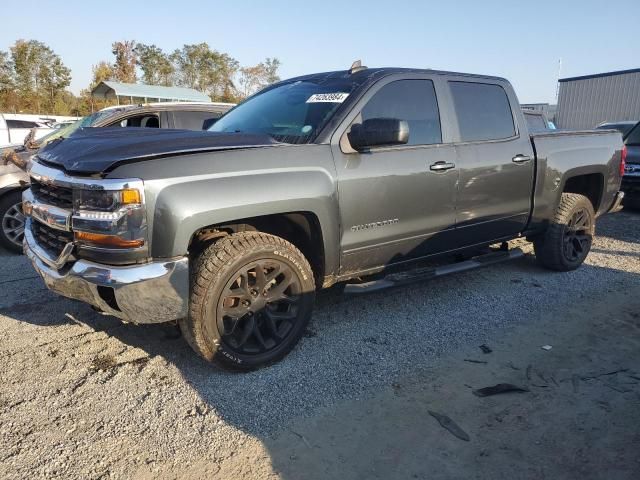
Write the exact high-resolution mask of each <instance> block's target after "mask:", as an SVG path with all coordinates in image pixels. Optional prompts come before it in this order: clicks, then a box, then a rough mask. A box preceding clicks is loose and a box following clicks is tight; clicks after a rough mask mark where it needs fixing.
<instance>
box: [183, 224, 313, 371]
mask: <svg viewBox="0 0 640 480" xmlns="http://www.w3.org/2000/svg"><path fill="white" fill-rule="evenodd" d="M314 296H315V285H314V279H313V272H312V271H311V267H310V266H309V263H308V262H307V260H306V258H305V257H304V256H303V255H302V253H301V252H300V251H299V250H298V249H297V248H296V247H294V246H293V245H292V244H291V243H289V242H287V241H286V240H284V239H282V238H280V237H276V236H273V235H267V234H264V233H259V232H245V233H238V234H234V235H230V236H228V237H225V238H223V239H222V240H219V241H218V242H216V243H215V244H213V245H211V246H210V247H209V248H207V249H206V250H205V251H204V252H202V254H201V255H200V256H199V257H198V259H197V260H196V261H195V262H194V268H193V277H192V284H191V294H190V307H189V316H188V318H186V319H183V320H181V321H180V328H181V330H182V332H183V335H184V337H185V339H186V340H187V342H188V343H189V344H190V345H191V347H192V348H193V349H194V350H195V351H196V352H197V353H199V354H200V355H201V356H202V357H203V358H205V359H206V360H209V361H211V362H215V363H217V364H218V365H220V366H222V367H225V368H231V369H236V370H237V369H240V370H252V369H255V368H258V367H261V366H264V365H268V364H270V363H273V362H276V361H278V360H280V359H281V358H282V357H284V356H285V355H286V354H287V353H288V352H289V351H290V350H291V349H292V348H293V347H294V346H295V345H296V344H297V343H298V341H299V340H300V338H301V337H302V335H303V333H304V331H305V328H306V326H307V324H308V322H309V319H310V318H311V310H312V307H313V301H314Z"/></svg>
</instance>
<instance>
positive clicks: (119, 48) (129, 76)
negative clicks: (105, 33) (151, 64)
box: [111, 40, 137, 83]
mask: <svg viewBox="0 0 640 480" xmlns="http://www.w3.org/2000/svg"><path fill="white" fill-rule="evenodd" d="M135 48H136V42H135V40H124V41H122V42H113V44H112V45H111V51H112V53H113V54H114V55H115V56H116V60H115V62H114V64H113V76H114V79H115V80H117V81H118V82H123V83H136V63H137V58H136V57H137V56H136V52H135Z"/></svg>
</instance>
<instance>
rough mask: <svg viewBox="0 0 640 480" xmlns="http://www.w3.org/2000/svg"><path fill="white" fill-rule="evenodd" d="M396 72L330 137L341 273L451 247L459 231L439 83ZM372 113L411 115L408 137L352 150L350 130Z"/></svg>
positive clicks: (452, 157) (373, 115) (455, 173)
mask: <svg viewBox="0 0 640 480" xmlns="http://www.w3.org/2000/svg"><path fill="white" fill-rule="evenodd" d="M395 78H397V79H395ZM395 78H394V77H391V78H389V79H385V80H381V81H380V82H379V83H377V84H376V85H374V86H373V87H372V89H371V90H369V92H367V93H366V94H365V96H364V97H363V98H362V99H361V100H360V101H359V102H358V104H356V105H355V107H354V109H353V110H352V112H351V113H350V114H349V115H348V116H347V118H346V119H345V122H344V124H343V125H342V127H341V128H339V129H338V130H337V132H336V134H335V135H334V136H333V138H332V151H333V154H334V159H335V163H336V168H337V176H338V201H339V205H340V215H341V219H340V223H341V229H342V231H341V240H340V246H341V251H342V259H341V270H342V272H343V273H348V272H354V271H364V270H367V269H371V268H376V267H381V266H386V265H390V264H394V263H398V262H402V261H404V260H408V259H411V258H415V257H420V256H423V255H426V254H429V253H433V252H436V251H440V250H443V249H444V250H446V249H447V245H448V243H449V240H450V235H452V234H453V233H454V230H455V196H456V181H457V179H458V170H457V168H456V166H455V155H456V153H455V147H454V146H453V145H452V144H451V143H449V142H450V131H449V129H448V122H441V111H440V108H439V102H438V97H437V93H436V92H437V90H439V88H440V86H439V85H440V84H439V82H438V81H437V80H435V79H433V78H429V77H420V76H416V77H411V78H402V77H400V78H398V77H395ZM371 118H395V119H399V120H405V121H407V122H408V124H409V141H408V143H407V144H406V145H395V146H386V147H375V148H371V149H370V150H369V151H366V152H357V151H355V150H353V149H352V148H351V146H350V144H349V141H348V137H347V132H348V131H349V129H350V128H351V125H353V124H355V123H361V122H362V121H364V120H367V119H371ZM432 166H433V167H432Z"/></svg>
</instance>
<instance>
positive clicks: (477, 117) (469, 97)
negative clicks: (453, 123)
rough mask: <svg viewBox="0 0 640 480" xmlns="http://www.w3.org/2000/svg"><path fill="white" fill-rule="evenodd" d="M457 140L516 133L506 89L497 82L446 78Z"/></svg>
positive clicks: (508, 135) (493, 137)
mask: <svg viewBox="0 0 640 480" xmlns="http://www.w3.org/2000/svg"><path fill="white" fill-rule="evenodd" d="M448 83H449V89H450V91H451V96H452V99H453V106H454V110H455V114H456V117H457V120H458V129H459V132H460V141H461V142H476V141H483V140H484V141H487V140H502V139H506V138H511V137H514V136H515V135H516V130H515V123H514V121H513V112H512V110H511V104H510V103H509V98H508V97H507V92H506V91H505V90H504V88H502V87H501V86H500V85H497V84H492V83H476V82H462V81H449V82H448Z"/></svg>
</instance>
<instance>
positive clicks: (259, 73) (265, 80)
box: [238, 58, 280, 98]
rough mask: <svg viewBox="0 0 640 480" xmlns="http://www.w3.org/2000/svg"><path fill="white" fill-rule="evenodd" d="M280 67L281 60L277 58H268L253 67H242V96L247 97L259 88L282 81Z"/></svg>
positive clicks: (240, 90)
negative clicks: (279, 72) (279, 73)
mask: <svg viewBox="0 0 640 480" xmlns="http://www.w3.org/2000/svg"><path fill="white" fill-rule="evenodd" d="M278 68H280V60H278V59H277V58H267V59H266V60H265V61H264V62H260V63H259V64H257V65H255V66H253V67H242V68H241V69H240V72H239V73H240V75H239V77H238V85H239V91H238V94H239V96H240V98H246V97H248V96H249V95H252V94H253V93H255V92H257V91H258V90H262V89H263V88H265V87H266V86H268V85H271V84H272V83H275V82H278V81H280V77H279V76H278Z"/></svg>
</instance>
